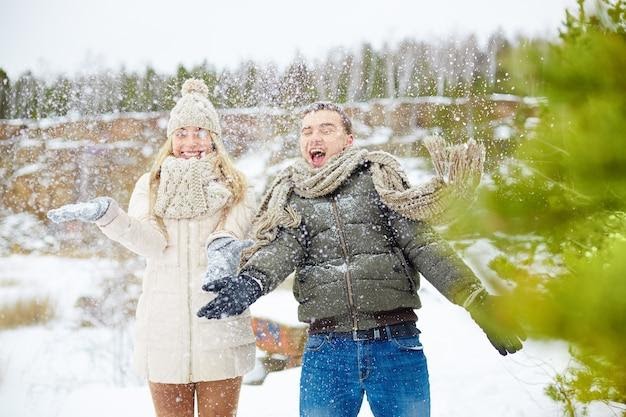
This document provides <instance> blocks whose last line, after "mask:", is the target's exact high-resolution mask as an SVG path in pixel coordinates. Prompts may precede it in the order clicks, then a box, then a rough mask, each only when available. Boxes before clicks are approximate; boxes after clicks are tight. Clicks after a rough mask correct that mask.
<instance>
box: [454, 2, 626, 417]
mask: <svg viewBox="0 0 626 417" xmlns="http://www.w3.org/2000/svg"><path fill="white" fill-rule="evenodd" d="M583 6H584V5H583V2H579V14H578V17H576V18H573V17H572V16H573V15H571V14H569V13H568V14H567V18H566V22H565V31H564V32H562V38H563V42H561V43H554V44H552V45H550V46H549V48H548V49H545V48H544V46H543V45H541V46H537V48H538V49H536V50H533V51H530V50H529V46H528V45H526V46H522V47H521V48H522V50H523V53H522V54H521V56H523V57H524V58H523V59H525V60H527V59H528V58H527V57H530V58H531V59H530V60H528V61H526V64H525V68H526V69H528V70H529V78H526V79H530V80H531V82H533V83H534V84H535V85H534V86H533V89H534V88H536V89H537V93H539V94H540V95H541V96H544V97H546V98H547V105H546V106H545V108H544V109H543V112H542V114H541V122H540V124H539V126H538V127H537V129H536V130H535V131H534V132H533V135H532V138H531V139H528V140H525V141H523V142H522V143H521V145H520V147H519V149H518V150H517V152H516V159H514V160H512V161H508V162H507V163H506V164H505V165H504V166H503V167H501V169H500V170H499V172H495V173H493V178H494V184H495V187H486V188H485V189H484V190H483V191H482V193H481V196H480V199H479V205H478V209H477V210H476V211H475V212H474V213H475V216H476V217H473V216H470V217H471V220H470V221H471V225H472V226H471V227H472V228H474V230H475V229H476V227H477V226H482V227H483V231H482V232H483V233H484V234H485V235H486V236H487V237H489V238H490V239H491V240H492V241H493V242H497V243H498V242H499V245H500V248H499V249H500V250H501V251H502V252H503V253H505V254H506V256H501V257H498V258H496V259H495V260H494V261H493V262H492V263H491V267H492V268H493V269H494V270H495V271H496V272H498V273H499V274H500V275H501V276H502V277H503V278H505V279H507V280H510V281H511V282H513V283H515V285H516V287H515V290H514V291H513V293H512V294H511V295H510V301H511V302H510V310H511V311H503V312H501V313H502V314H511V313H513V314H516V315H518V316H519V317H520V318H522V319H523V321H524V322H525V324H526V326H527V328H528V330H529V332H530V333H531V335H533V336H534V337H537V338H556V339H562V340H565V341H567V342H569V344H570V346H571V352H572V355H573V357H574V358H575V359H576V360H577V363H576V364H575V365H572V366H571V367H570V368H569V369H568V370H567V371H566V372H564V373H563V374H561V375H558V376H557V377H556V379H555V381H554V384H553V385H552V386H550V387H549V388H548V389H547V392H548V394H549V395H551V396H552V397H553V398H554V399H556V400H559V401H562V402H563V404H564V407H565V411H566V412H567V414H568V415H569V416H575V415H577V413H578V412H579V411H580V410H578V408H579V407H577V405H576V404H583V407H582V408H583V409H582V411H581V412H582V413H583V414H584V413H585V409H584V404H587V403H589V402H591V401H594V400H596V401H603V402H606V403H613V404H616V405H617V404H618V403H619V404H622V405H621V406H617V407H616V409H617V410H619V409H620V408H621V410H622V411H621V412H622V415H626V414H624V410H625V409H626V408H624V407H626V405H625V404H626V361H624V357H626V343H624V342H625V340H626V339H625V335H626V333H625V330H624V329H626V301H624V300H626V280H625V279H624V277H626V152H625V151H624V149H626V118H625V117H624V115H625V114H626V95H624V91H626V81H625V80H626V79H625V78H624V75H623V74H624V72H626V34H625V33H624V32H623V31H621V30H620V29H619V28H620V27H623V25H624V20H623V17H624V14H623V12H621V11H620V10H623V7H624V3H623V1H617V2H613V3H609V2H603V3H602V4H601V7H600V9H599V10H597V12H596V14H594V15H593V16H588V15H587V14H585V12H584V10H583ZM599 16H613V17H611V20H610V21H608V22H604V23H603V19H602V18H600V17H599ZM620 19H621V20H620ZM529 52H532V53H530V54H529ZM533 57H536V59H533ZM520 75H521V76H523V73H521V74H520ZM520 79H523V77H520ZM521 87H523V86H520V88H521ZM462 227H463V226H457V229H456V231H457V232H458V231H459V230H461V228H462ZM468 228H469V226H468ZM452 230H455V229H454V228H453V229H452ZM466 230H467V229H466ZM506 236H517V238H516V239H507V238H506ZM520 237H526V239H523V238H520ZM540 247H545V248H546V250H547V251H548V255H547V257H546V255H545V254H544V255H541V254H538V251H539V248H540ZM540 255H541V256H542V257H543V258H546V261H545V263H546V264H547V266H549V267H551V272H550V274H549V275H546V273H545V272H544V273H540V272H537V270H534V269H533V268H531V267H530V265H532V264H533V263H534V262H535V261H537V257H538V256H540ZM513 259H527V260H528V261H527V262H526V263H519V262H515V261H513Z"/></svg>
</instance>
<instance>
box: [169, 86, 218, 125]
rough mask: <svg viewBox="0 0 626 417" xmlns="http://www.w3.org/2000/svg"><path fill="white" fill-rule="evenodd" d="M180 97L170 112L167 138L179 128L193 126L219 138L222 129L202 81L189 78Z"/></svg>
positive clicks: (207, 90)
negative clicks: (208, 131)
mask: <svg viewBox="0 0 626 417" xmlns="http://www.w3.org/2000/svg"><path fill="white" fill-rule="evenodd" d="M181 93H182V97H181V98H180V99H178V101H177V102H176V105H175V106H174V108H173V109H172V111H171V112H170V119H169V122H168V123H167V137H170V136H171V135H172V133H174V131H175V130H177V129H180V128H181V127H187V126H193V127H200V128H203V129H207V130H210V131H211V132H213V133H215V134H217V136H221V134H222V128H221V126H220V121H219V117H218V116H217V112H216V111H215V107H213V104H212V103H211V101H210V100H209V98H208V95H209V87H207V85H206V84H205V83H204V81H202V80H199V79H195V78H190V79H188V80H187V81H185V82H184V83H183V86H182V88H181Z"/></svg>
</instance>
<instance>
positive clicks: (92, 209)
mask: <svg viewBox="0 0 626 417" xmlns="http://www.w3.org/2000/svg"><path fill="white" fill-rule="evenodd" d="M112 201H113V199H112V198H111V197H96V198H94V199H93V200H89V201H87V202H84V203H76V204H66V205H64V206H61V207H59V208H58V209H54V210H50V211H49V212H48V218H49V219H50V220H52V221H53V222H55V223H63V222H70V221H73V220H80V221H83V222H91V223H93V222H95V221H96V220H98V219H99V218H101V217H102V216H104V214H105V213H106V212H107V210H108V208H109V206H110V205H111V202H112Z"/></svg>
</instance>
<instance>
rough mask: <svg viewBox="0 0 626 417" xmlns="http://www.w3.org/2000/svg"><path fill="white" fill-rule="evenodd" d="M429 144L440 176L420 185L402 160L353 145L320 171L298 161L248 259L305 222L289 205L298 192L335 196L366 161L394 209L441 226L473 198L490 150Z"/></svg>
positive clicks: (283, 179)
mask: <svg viewBox="0 0 626 417" xmlns="http://www.w3.org/2000/svg"><path fill="white" fill-rule="evenodd" d="M424 145H425V146H426V149H427V150H428V152H429V153H430V156H431V158H432V162H433V166H434V169H435V174H436V176H435V177H434V178H433V179H432V180H430V181H428V182H426V183H424V184H420V185H418V186H414V187H412V186H411V185H410V184H409V181H408V178H407V176H406V174H405V173H404V171H403V170H402V168H401V166H400V164H399V163H398V161H397V160H396V159H395V158H394V157H393V156H392V155H390V154H388V153H386V152H382V151H374V152H370V151H368V150H366V149H359V148H354V147H351V148H348V149H347V150H345V151H343V152H341V153H340V154H338V155H335V156H333V157H332V158H330V159H329V160H328V162H327V163H326V164H325V165H324V166H323V167H321V168H318V169H314V168H311V167H310V166H309V165H308V164H307V163H306V162H305V161H304V160H299V161H298V162H296V163H294V164H293V165H292V166H290V167H288V168H287V169H285V170H284V171H282V172H281V173H280V174H279V175H278V176H277V177H276V178H275V179H274V181H273V182H272V184H270V187H269V189H268V190H267V192H266V193H265V195H264V196H263V199H262V200H261V205H260V207H259V210H258V212H257V214H256V217H255V220H254V224H253V230H254V234H255V239H256V243H255V245H254V246H253V247H251V248H250V249H248V250H247V252H246V258H249V257H250V256H252V255H253V254H254V253H255V252H256V251H257V250H258V249H260V248H261V247H263V246H265V245H267V244H269V243H270V242H272V241H273V240H274V239H276V236H277V235H278V231H279V230H280V228H281V227H285V228H295V227H297V226H298V225H299V224H300V221H301V218H300V216H299V215H298V213H296V212H295V211H294V210H293V209H292V208H291V207H290V206H289V205H288V204H287V201H288V199H289V195H290V194H291V193H292V192H295V193H296V194H297V195H299V196H301V197H304V198H314V197H321V196H324V195H327V194H329V193H332V192H333V191H335V190H336V189H337V187H339V186H340V185H341V184H343V182H344V181H345V180H346V179H347V178H348V177H349V176H350V175H351V174H352V173H353V172H354V170H355V169H356V168H357V167H358V166H359V165H361V164H363V163H365V162H369V163H370V164H369V167H370V168H369V169H370V171H371V173H372V181H373V182H374V188H376V191H377V192H378V194H379V195H380V197H381V199H382V201H383V202H384V203H385V204H386V205H387V206H388V207H389V208H390V209H392V210H394V211H396V212H397V213H399V214H401V215H403V216H405V217H407V218H409V219H412V220H425V221H429V222H431V223H433V222H441V221H442V220H443V219H444V215H445V214H446V212H447V211H448V209H449V208H450V207H451V205H452V200H453V199H456V200H459V199H460V200H471V198H472V197H473V192H474V189H475V188H476V186H477V185H478V184H479V183H480V178H481V175H482V171H483V162H484V157H485V151H484V147H483V145H481V144H477V143H476V142H474V141H469V142H468V143H466V144H462V145H454V146H446V144H445V142H444V141H443V139H441V138H438V137H432V138H427V139H426V140H424Z"/></svg>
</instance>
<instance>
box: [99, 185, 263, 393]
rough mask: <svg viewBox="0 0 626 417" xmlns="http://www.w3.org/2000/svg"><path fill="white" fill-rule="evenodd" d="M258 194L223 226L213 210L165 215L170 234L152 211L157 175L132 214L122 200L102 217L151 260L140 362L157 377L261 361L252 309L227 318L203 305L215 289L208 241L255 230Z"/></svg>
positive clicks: (138, 190) (216, 376) (138, 188)
mask: <svg viewBox="0 0 626 417" xmlns="http://www.w3.org/2000/svg"><path fill="white" fill-rule="evenodd" d="M253 204H254V203H253V198H252V196H251V195H249V196H248V197H247V198H246V200H245V201H244V202H242V203H239V204H238V205H236V206H234V207H233V208H232V209H231V210H230V212H229V214H228V216H227V217H226V218H225V221H224V222H223V227H222V228H221V229H220V230H216V227H217V226H218V223H219V221H220V217H221V215H222V210H220V211H218V213H216V214H215V215H213V216H209V217H204V218H192V219H164V223H165V227H166V229H167V239H166V238H165V236H164V235H163V233H162V232H161V230H160V229H159V227H158V225H157V223H156V219H155V218H154V216H151V215H150V213H149V175H148V174H144V175H143V176H142V177H141V178H139V180H138V181H137V184H136V185H135V189H134V191H133V193H132V196H131V199H130V204H129V207H128V214H126V213H125V212H124V211H123V210H121V209H120V208H119V207H117V205H112V207H111V208H110V209H109V210H108V211H107V213H106V214H105V215H104V216H103V217H102V218H101V219H100V220H98V222H97V224H98V226H99V227H100V229H101V230H102V231H103V232H104V234H105V235H107V236H108V237H109V238H111V239H113V240H115V241H117V242H119V243H121V244H122V245H124V246H125V247H127V248H128V249H130V250H131V251H133V252H135V253H137V254H139V255H142V256H144V257H145V258H146V260H147V266H146V271H145V274H144V278H143V291H142V294H141V296H140V298H139V302H138V304H137V311H136V319H137V320H136V329H135V352H134V366H135V369H136V371H137V372H138V373H139V374H140V375H142V376H145V377H147V379H148V380H149V381H151V382H161V383H174V384H182V383H189V382H198V381H215V380H222V379H227V378H233V377H236V376H240V375H243V374H245V373H246V372H248V371H250V370H251V369H252V367H253V365H254V357H255V339H254V335H253V333H252V327H251V319H250V313H249V311H248V310H246V311H245V312H244V313H243V314H242V315H240V316H235V317H230V318H226V319H222V320H208V319H206V318H198V317H197V316H196V312H197V311H198V310H199V309H200V308H201V307H202V306H204V305H205V304H206V303H208V302H209V301H210V300H211V299H213V298H214V297H215V295H214V294H212V293H207V292H205V291H203V290H202V278H203V276H204V273H205V271H206V267H207V260H206V252H205V248H206V244H207V242H208V241H210V240H212V239H214V238H215V237H217V236H223V235H225V234H226V235H234V236H235V237H236V238H239V239H243V238H245V237H246V235H247V234H248V232H249V228H250V223H251V218H252V212H253Z"/></svg>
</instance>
